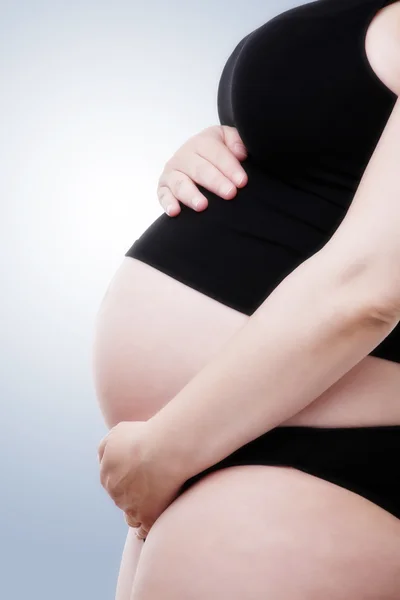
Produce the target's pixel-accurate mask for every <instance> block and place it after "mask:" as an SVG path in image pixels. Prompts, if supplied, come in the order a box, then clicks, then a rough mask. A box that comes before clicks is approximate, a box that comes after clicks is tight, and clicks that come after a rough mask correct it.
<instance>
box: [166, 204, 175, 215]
mask: <svg viewBox="0 0 400 600" xmlns="http://www.w3.org/2000/svg"><path fill="white" fill-rule="evenodd" d="M172 209H173V206H172V204H168V206H167V208H166V209H165V212H166V213H167V214H168V215H169V216H171V213H172Z"/></svg>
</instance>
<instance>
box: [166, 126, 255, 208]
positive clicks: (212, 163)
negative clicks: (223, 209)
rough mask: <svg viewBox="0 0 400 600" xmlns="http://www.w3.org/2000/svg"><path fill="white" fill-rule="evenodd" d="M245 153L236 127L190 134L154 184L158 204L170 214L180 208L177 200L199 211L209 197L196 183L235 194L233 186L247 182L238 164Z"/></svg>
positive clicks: (223, 194)
mask: <svg viewBox="0 0 400 600" xmlns="http://www.w3.org/2000/svg"><path fill="white" fill-rule="evenodd" d="M237 144H238V146H237ZM246 156H247V151H246V148H245V147H244V144H243V142H242V140H241V138H240V136H239V133H238V131H237V129H235V128H234V127H229V126H227V125H213V126H212V127H207V128H206V129H204V130H203V131H201V132H200V133H198V134H196V135H194V136H192V137H191V138H189V140H188V141H187V142H185V143H184V144H183V146H181V147H180V148H179V150H177V152H175V154H174V155H173V156H172V158H170V159H169V160H168V161H167V162H166V164H165V167H164V171H163V172H162V173H161V177H160V179H159V180H158V188H157V194H158V198H159V201H160V204H161V206H162V207H163V208H164V210H165V212H166V213H167V214H168V215H169V216H170V217H176V216H177V215H178V214H179V213H180V212H181V208H180V206H179V202H182V204H185V205H186V206H188V207H190V208H193V209H194V210H196V211H199V212H200V211H202V210H204V209H205V208H207V206H208V201H207V198H206V197H205V196H204V195H203V194H201V193H200V190H199V189H198V187H197V186H196V183H198V184H199V185H201V186H203V187H204V188H205V189H207V190H210V191H211V192H214V194H217V195H218V196H221V197H222V198H224V199H228V200H230V199H232V198H234V197H235V195H236V187H242V186H244V185H246V183H247V174H246V171H245V170H244V169H243V167H242V166H241V164H240V161H241V160H244V159H245V158H246ZM235 186H236V187H235ZM178 200H179V202H178Z"/></svg>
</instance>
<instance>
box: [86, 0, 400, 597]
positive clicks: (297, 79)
mask: <svg viewBox="0 0 400 600" xmlns="http://www.w3.org/2000/svg"><path fill="white" fill-rule="evenodd" d="M399 93H400V2H393V1H392V2H390V1H389V2H387V1H386V2H384V1H382V0H317V1H315V2H311V3H308V4H305V5H302V6H299V7H296V8H294V9H291V10H288V11H286V12H284V13H282V14H280V15H278V16H277V17H275V18H273V19H272V20H270V21H269V22H268V23H266V24H264V25H262V26H261V27H259V28H258V29H256V30H255V31H254V32H252V33H251V34H249V35H247V36H246V37H245V38H244V39H243V40H242V41H241V42H240V43H239V44H238V46H237V47H236V48H235V49H234V51H233V53H232V55H231V56H230V57H229V59H228V61H227V63H226V66H225V68H224V70H223V72H222V76H221V80H220V85H219V90H218V110H219V118H220V126H217V127H215V128H210V129H209V131H207V130H206V131H205V132H204V134H203V135H202V136H201V135H200V136H198V137H197V138H196V140H197V141H196V143H197V144H199V140H201V144H199V146H198V148H199V150H198V151H199V152H200V153H201V152H203V153H204V156H203V157H202V158H200V157H199V156H197V157H195V155H194V152H192V153H191V154H190V152H189V149H190V148H194V147H195V143H194V142H193V143H192V145H190V144H189V145H187V146H186V150H187V151H184V150H182V152H180V153H177V155H176V156H175V158H174V160H173V161H171V163H170V166H172V165H173V167H174V169H175V170H177V171H181V173H180V178H181V180H183V181H184V182H186V183H187V182H188V178H191V179H193V183H192V188H190V187H187V188H186V190H188V189H189V190H190V189H191V190H192V191H194V192H195V194H194V195H196V196H200V198H201V195H203V198H202V201H203V206H202V207H201V208H200V210H198V211H196V210H193V209H192V208H190V207H189V201H190V198H189V197H188V196H187V195H186V194H187V192H186V191H185V186H184V185H182V186H181V187H179V189H177V188H175V189H174V186H173V184H172V183H170V184H168V183H167V182H166V181H164V183H163V185H162V186H161V191H163V192H165V191H166V190H165V189H164V185H165V186H166V187H168V185H171V187H172V190H170V191H169V192H167V194H166V196H165V197H164V198H163V200H162V202H163V203H164V202H168V201H169V200H170V201H171V202H172V206H173V208H172V212H171V214H172V215H173V216H171V217H170V216H167V214H162V215H161V216H160V217H159V218H158V219H157V220H156V221H155V222H154V223H153V224H152V225H151V226H150V227H149V228H148V229H147V230H146V231H145V232H144V233H143V234H142V235H141V237H139V239H137V240H136V241H135V243H134V244H133V246H132V247H131V248H130V249H129V250H128V251H127V253H126V256H125V257H124V259H123V261H122V264H121V266H120V267H119V269H118V271H117V273H116V274H115V276H114V278H113V279H112V281H111V284H110V286H109V288H108V290H107V293H106V295H105V297H104V299H103V301H102V304H101V307H100V310H99V313H98V318H97V325H96V335H95V343H94V376H95V385H96V391H97V394H98V398H99V402H100V405H101V408H102V411H103V414H104V417H105V420H106V422H107V425H108V426H109V427H110V432H109V434H108V435H107V436H106V437H105V438H104V440H103V441H102V443H101V444H100V446H99V459H100V462H101V478H102V483H103V485H104V487H105V488H106V490H107V491H108V493H109V494H110V496H111V498H113V500H114V501H115V502H116V504H117V506H119V507H120V508H121V509H122V510H124V512H125V514H126V515H127V522H128V524H129V525H131V527H130V529H129V533H128V537H127V541H126V545H125V549H124V554H123V559H122V564H121V569H120V575H119V580H118V586H117V600H172V599H174V600H212V599H214V598H215V599H218V600H289V599H290V600H317V599H318V600H320V599H321V598H324V599H326V600H349V599H352V600H398V599H399V593H400V592H399V590H400V491H399V487H400V486H399V468H398V460H399V457H400V365H399V363H400V325H399V322H400V276H399V268H400V267H399V264H400V233H399V232H400V103H399V102H398V101H397V98H398V95H399ZM217 132H218V135H221V136H222V135H223V136H230V137H229V138H228V137H226V138H224V139H223V140H221V142H220V143H219V145H218V142H217V141H216V140H215V136H216V135H217ZM235 132H237V133H235ZM207 136H208V137H207ZM213 136H214V137H213ZM235 137H236V138H237V139H239V138H240V139H241V140H243V142H244V144H245V146H246V149H247V153H248V154H247V158H245V160H243V162H242V163H241V164H239V161H238V160H237V158H235V156H234V154H233V153H231V152H230V150H228V146H230V143H231V139H233V138H235ZM194 139H195V138H193V140H194ZM223 142H226V144H227V145H226V146H225V145H224V146H223V149H224V151H223V152H222V151H221V150H219V152H220V154H219V156H220V158H218V157H217V154H216V152H215V149H216V148H219V149H221V148H222V143H223ZM207 152H208V154H207ZM227 156H229V160H227ZM237 156H238V155H237ZM218 161H220V162H218ZM210 163H213V164H214V165H217V166H216V167H211V164H210ZM235 164H236V165H237V166H238V168H239V170H240V169H244V170H245V172H246V183H244V184H243V185H242V186H241V187H240V189H238V191H237V194H236V196H235V197H232V198H231V199H230V200H227V199H226V196H225V197H224V195H223V193H222V192H219V189H217V183H218V181H219V180H218V178H217V179H215V177H214V175H215V173H216V171H217V167H218V169H219V170H221V171H222V172H223V175H222V174H221V175H220V180H221V181H222V180H226V178H227V177H229V178H230V176H231V175H232V172H231V171H230V169H231V167H230V165H235ZM205 166H207V168H208V169H209V170H208V171H207V172H208V173H210V179H207V176H206V177H205V178H204V179H203V178H202V177H203V176H202V175H201V173H205V172H206V171H205V170H202V169H204V167H205ZM176 175H177V173H176V171H175V172H174V177H176ZM211 179H212V182H211ZM169 181H170V182H172V181H173V175H172V173H170V180H169ZM211 190H213V191H211ZM219 194H221V195H219ZM174 195H175V199H174V197H173V196H174ZM231 196H232V194H231ZM177 199H178V200H180V201H181V202H180V206H179V208H178V204H177ZM206 204H207V206H206ZM204 209H205V210H204ZM135 533H138V534H139V537H137V536H136V535H135ZM146 534H147V537H146ZM144 537H145V538H146V539H145V543H143V541H142V539H139V538H144Z"/></svg>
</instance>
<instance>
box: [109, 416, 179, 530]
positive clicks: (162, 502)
mask: <svg viewBox="0 0 400 600" xmlns="http://www.w3.org/2000/svg"><path fill="white" fill-rule="evenodd" d="M98 458H99V462H100V481H101V484H102V486H103V487H104V489H105V490H106V491H107V492H108V494H109V495H110V496H111V498H112V500H113V501H114V502H115V504H116V505H117V506H118V507H119V508H120V509H121V510H123V511H124V512H125V520H126V522H127V523H128V525H129V526H130V527H138V528H139V530H138V531H137V532H136V535H137V536H138V537H139V538H140V539H144V538H145V537H146V535H147V533H148V532H149V531H150V528H151V527H152V525H153V524H154V522H155V521H156V520H157V518H158V517H159V516H160V515H161V513H162V512H163V511H164V510H165V509H166V508H167V506H169V504H171V502H172V501H173V500H174V498H176V496H177V495H178V492H179V489H180V487H181V486H182V484H183V483H184V481H182V480H181V479H180V478H179V476H177V474H176V472H174V470H173V468H172V467H173V465H166V464H161V461H160V459H158V461H156V460H154V459H152V446H151V437H150V428H149V423H148V421H123V422H121V423H118V425H116V426H115V427H113V428H112V429H111V430H110V431H109V433H108V434H107V435H106V436H105V437H104V438H103V439H102V440H101V442H100V444H99V447H98Z"/></svg>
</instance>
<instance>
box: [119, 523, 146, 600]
mask: <svg viewBox="0 0 400 600" xmlns="http://www.w3.org/2000/svg"><path fill="white" fill-rule="evenodd" d="M135 532H136V529H134V528H131V527H129V529H128V535H127V536H126V541H125V546H124V551H123V553H122V560H121V566H120V568H119V574H118V582H117V590H116V593H115V600H131V594H132V587H133V581H134V579H135V573H136V568H137V564H138V561H139V557H140V553H141V551H142V548H143V540H139V539H138V538H137V537H136V535H135Z"/></svg>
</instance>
